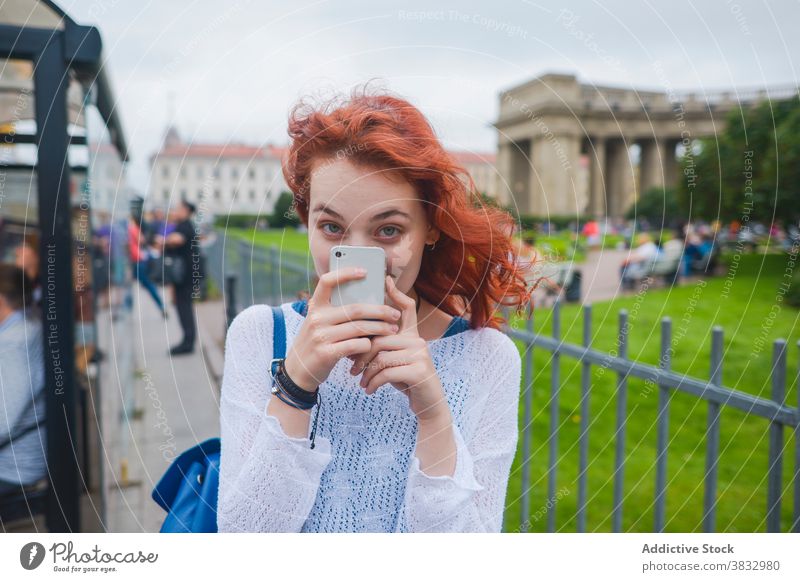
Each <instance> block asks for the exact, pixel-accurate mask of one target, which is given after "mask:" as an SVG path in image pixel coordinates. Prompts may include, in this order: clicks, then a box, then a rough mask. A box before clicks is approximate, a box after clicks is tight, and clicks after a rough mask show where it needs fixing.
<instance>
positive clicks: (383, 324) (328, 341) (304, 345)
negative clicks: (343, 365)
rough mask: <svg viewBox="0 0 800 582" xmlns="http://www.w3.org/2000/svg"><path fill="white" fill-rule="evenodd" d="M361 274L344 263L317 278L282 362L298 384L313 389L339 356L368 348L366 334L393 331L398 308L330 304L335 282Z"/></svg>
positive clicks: (366, 304) (358, 352) (363, 272)
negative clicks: (306, 310)
mask: <svg viewBox="0 0 800 582" xmlns="http://www.w3.org/2000/svg"><path fill="white" fill-rule="evenodd" d="M365 275H366V272H365V271H364V270H363V269H358V268H357V267H347V268H344V269H337V270H336V271H329V272H327V273H325V274H324V275H322V276H321V277H320V278H319V283H318V284H317V288H316V289H315V290H314V295H313V296H312V297H311V298H310V299H309V300H308V312H307V315H306V318H305V320H304V321H303V324H302V326H301V327H300V331H299V332H298V334H297V337H296V338H295V339H294V342H292V347H291V349H290V350H289V353H288V354H287V355H286V361H285V362H284V367H285V369H286V373H287V374H288V375H289V377H290V378H291V379H292V381H293V382H294V383H295V384H297V385H298V386H299V387H300V388H303V389H304V390H308V391H309V392H313V391H314V390H315V389H316V388H317V386H319V385H320V384H322V383H323V382H324V381H325V380H327V378H328V376H329V375H330V373H331V370H333V368H334V366H336V363H337V362H338V361H339V360H340V359H342V358H343V357H349V356H353V355H356V354H363V353H367V352H369V351H370V350H371V349H372V341H371V340H370V338H369V337H368V336H375V335H391V334H394V333H397V330H398V324H399V321H400V312H399V311H398V310H397V309H395V308H393V307H391V306H389V305H372V304H368V303H352V304H349V305H342V306H339V307H337V306H333V305H331V294H332V293H333V289H334V288H335V287H336V286H337V285H339V284H340V283H344V282H345V281H349V280H353V279H360V278H362V277H364V276H365ZM370 319H373V320H377V321H369V320H370ZM301 354H302V358H301V357H300V355H301Z"/></svg>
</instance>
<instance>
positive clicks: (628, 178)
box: [606, 139, 636, 218]
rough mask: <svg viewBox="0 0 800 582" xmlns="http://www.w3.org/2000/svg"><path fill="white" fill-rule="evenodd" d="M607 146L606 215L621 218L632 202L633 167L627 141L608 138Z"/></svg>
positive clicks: (634, 186)
mask: <svg viewBox="0 0 800 582" xmlns="http://www.w3.org/2000/svg"><path fill="white" fill-rule="evenodd" d="M607 148H608V151H607V156H608V178H607V179H606V186H607V189H606V199H607V200H608V215H609V216H611V217H613V218H621V217H622V216H624V215H625V212H626V211H627V210H628V206H629V205H630V204H631V203H632V202H633V193H634V192H635V189H636V184H634V180H633V168H632V166H631V161H630V157H629V156H628V143H627V142H625V141H624V140H622V139H615V140H609V142H608V144H607Z"/></svg>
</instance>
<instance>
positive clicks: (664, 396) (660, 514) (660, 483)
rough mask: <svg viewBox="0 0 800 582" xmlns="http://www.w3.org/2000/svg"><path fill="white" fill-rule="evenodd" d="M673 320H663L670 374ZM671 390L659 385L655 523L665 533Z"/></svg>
mask: <svg viewBox="0 0 800 582" xmlns="http://www.w3.org/2000/svg"><path fill="white" fill-rule="evenodd" d="M671 343H672V320H671V319H670V318H669V317H664V318H662V320H661V358H660V361H659V367H660V368H661V369H662V370H664V371H666V372H669V370H670V368H671V367H672V351H671V350H672V347H671ZM669 398H670V393H669V388H668V387H667V386H663V385H661V384H659V385H658V419H657V420H656V423H657V428H656V500H655V505H656V507H655V520H654V521H655V523H654V528H653V529H655V531H657V532H663V531H664V503H665V499H664V498H665V495H666V489H667V486H666V482H667V447H668V445H669Z"/></svg>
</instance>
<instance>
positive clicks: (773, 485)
mask: <svg viewBox="0 0 800 582" xmlns="http://www.w3.org/2000/svg"><path fill="white" fill-rule="evenodd" d="M771 375H772V394H771V397H772V401H773V402H775V403H776V404H777V405H778V406H783V405H784V404H785V402H784V400H785V398H786V341H785V340H782V339H778V340H775V342H774V343H773V344H772V374H771ZM767 471H768V473H767V532H769V533H776V532H779V531H781V487H782V486H783V483H782V479H783V423H781V422H780V421H777V420H772V421H770V423H769V468H768V469H767Z"/></svg>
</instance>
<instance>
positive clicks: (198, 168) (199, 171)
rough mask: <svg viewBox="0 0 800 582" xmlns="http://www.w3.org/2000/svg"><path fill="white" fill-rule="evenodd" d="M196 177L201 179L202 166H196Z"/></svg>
mask: <svg viewBox="0 0 800 582" xmlns="http://www.w3.org/2000/svg"><path fill="white" fill-rule="evenodd" d="M197 177H198V178H199V179H201V180H202V179H203V166H197Z"/></svg>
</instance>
